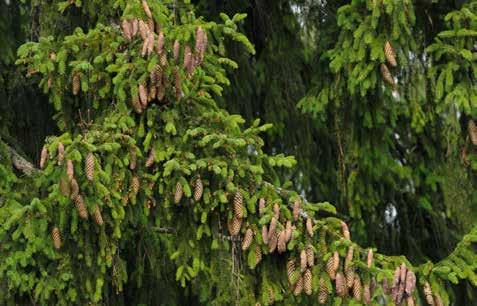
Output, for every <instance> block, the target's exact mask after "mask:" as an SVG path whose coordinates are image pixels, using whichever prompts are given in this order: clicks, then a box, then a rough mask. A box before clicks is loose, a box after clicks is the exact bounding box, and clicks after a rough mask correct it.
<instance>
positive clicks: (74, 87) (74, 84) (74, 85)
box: [71, 72, 81, 96]
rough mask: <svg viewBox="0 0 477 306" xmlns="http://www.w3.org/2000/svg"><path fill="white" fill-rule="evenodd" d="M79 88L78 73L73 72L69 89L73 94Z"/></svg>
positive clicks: (76, 92)
mask: <svg viewBox="0 0 477 306" xmlns="http://www.w3.org/2000/svg"><path fill="white" fill-rule="evenodd" d="M80 88H81V80H80V75H79V73H78V72H74V73H73V81H72V83H71V91H72V92H73V95H75V96H76V95H77V94H78V93H79V91H80Z"/></svg>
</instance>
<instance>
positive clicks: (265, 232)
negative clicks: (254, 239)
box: [262, 225, 268, 244]
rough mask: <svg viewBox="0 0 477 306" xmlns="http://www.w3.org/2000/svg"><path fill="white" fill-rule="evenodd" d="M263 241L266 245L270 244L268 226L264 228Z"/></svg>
mask: <svg viewBox="0 0 477 306" xmlns="http://www.w3.org/2000/svg"><path fill="white" fill-rule="evenodd" d="M262 240H263V243H264V244H268V227H267V225H263V226H262Z"/></svg>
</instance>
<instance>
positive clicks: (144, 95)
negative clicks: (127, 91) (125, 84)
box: [138, 84, 148, 108]
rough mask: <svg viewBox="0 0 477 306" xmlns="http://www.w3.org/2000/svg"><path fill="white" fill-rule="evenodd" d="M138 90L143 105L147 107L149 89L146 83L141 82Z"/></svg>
mask: <svg viewBox="0 0 477 306" xmlns="http://www.w3.org/2000/svg"><path fill="white" fill-rule="evenodd" d="M138 91H139V100H140V101H141V105H142V107H143V108H146V107H147V95H148V93H147V89H146V86H144V84H140V85H139V87H138Z"/></svg>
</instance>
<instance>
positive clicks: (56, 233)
mask: <svg viewBox="0 0 477 306" xmlns="http://www.w3.org/2000/svg"><path fill="white" fill-rule="evenodd" d="M51 238H52V239H53V246H54V247H55V249H57V250H59V249H60V248H61V234H60V230H59V229H58V228H57V227H54V228H53V230H51Z"/></svg>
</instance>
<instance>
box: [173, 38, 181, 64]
mask: <svg viewBox="0 0 477 306" xmlns="http://www.w3.org/2000/svg"><path fill="white" fill-rule="evenodd" d="M180 50H181V44H180V42H179V41H178V40H177V39H176V40H175V41H174V46H173V49H172V55H173V57H174V62H176V63H177V62H178V60H179V52H180Z"/></svg>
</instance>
